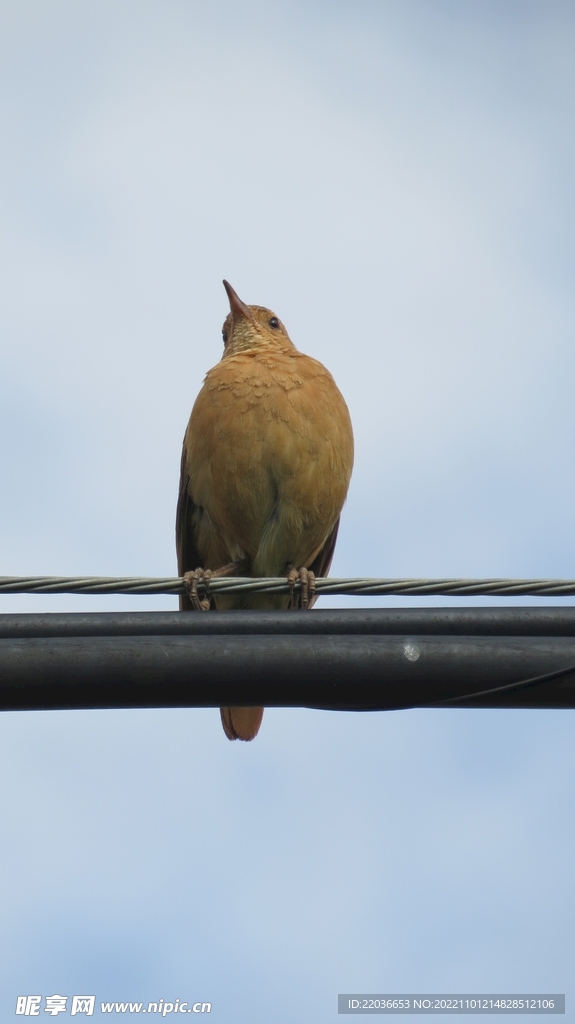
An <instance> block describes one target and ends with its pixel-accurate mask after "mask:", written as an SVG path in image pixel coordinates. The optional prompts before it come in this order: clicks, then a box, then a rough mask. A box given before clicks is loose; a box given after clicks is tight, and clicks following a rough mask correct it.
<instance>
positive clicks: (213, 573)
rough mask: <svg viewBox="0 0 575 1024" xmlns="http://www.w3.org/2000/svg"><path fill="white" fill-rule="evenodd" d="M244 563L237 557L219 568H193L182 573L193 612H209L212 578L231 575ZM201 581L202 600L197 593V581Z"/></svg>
mask: <svg viewBox="0 0 575 1024" xmlns="http://www.w3.org/2000/svg"><path fill="white" fill-rule="evenodd" d="M243 564H244V561H243V560H241V559H238V560H237V561H235V562H228V564H227V565H222V566H221V567H220V568H219V569H202V568H199V569H194V570H193V571H192V572H186V573H184V576H183V579H182V582H183V585H184V589H185V591H186V593H187V595H188V597H189V599H190V601H191V602H192V608H193V609H194V611H195V612H209V610H210V606H211V603H212V598H211V594H210V583H211V581H212V580H213V579H215V578H216V577H218V576H233V574H234V573H235V572H237V571H238V569H240V568H241V567H242V566H243ZM200 582H201V583H203V584H204V587H205V594H204V597H203V598H202V600H200V595H199V594H198V583H200Z"/></svg>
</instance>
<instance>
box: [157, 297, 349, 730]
mask: <svg viewBox="0 0 575 1024" xmlns="http://www.w3.org/2000/svg"><path fill="white" fill-rule="evenodd" d="M224 287H225V289H226V292H227V293H228V299H229V302H230V312H229V314H228V316H227V318H226V320H225V322H224V326H223V339H224V353H223V356H222V358H221V360H220V362H219V363H218V364H217V365H216V366H214V367H213V369H212V370H210V371H209V373H208V374H207V375H206V378H205V380H204V384H203V387H202V390H201V391H200V393H199V395H198V397H197V399H196V401H195V404H194V407H193V409H192V415H191V416H190V422H189V423H188V428H187V430H186V434H185V437H184V445H183V451H182V467H181V478H180V494H179V498H178V511H177V518H176V546H177V552H178V571H179V573H180V576H184V578H185V585H186V587H187V593H186V594H184V595H183V596H182V597H181V598H180V608H181V609H182V610H186V611H200V610H204V611H207V610H209V609H210V608H216V609H228V608H254V609H266V608H267V609H271V608H288V607H292V608H293V607H300V608H311V606H312V605H313V603H314V601H315V593H314V584H315V576H327V574H328V572H329V567H330V565H331V561H332V558H333V552H334V548H335V541H336V537H337V530H338V526H339V517H340V513H341V509H342V506H343V503H344V501H345V498H346V494H347V489H348V486H349V480H350V477H351V470H352V466H353V433H352V428H351V420H350V418H349V412H348V409H347V406H346V404H345V401H344V399H343V397H342V395H341V393H340V391H339V390H338V388H337V386H336V384H335V381H334V379H333V377H332V376H331V374H330V373H329V371H328V370H326V368H325V366H322V364H321V363H319V362H318V361H317V360H316V359H312V358H311V356H306V355H304V354H303V352H298V350H297V348H296V347H295V345H294V344H293V342H292V341H291V340H290V338H289V335H288V333H287V331H286V329H285V327H284V326H283V324H282V322H281V321H280V320H279V319H278V317H277V316H276V315H275V313H272V311H271V310H270V309H265V308H264V307H263V306H247V305H246V304H245V303H244V302H242V300H241V299H240V298H239V296H238V295H237V294H236V292H235V291H234V289H233V288H232V287H231V285H229V284H228V282H227V281H224ZM284 574H285V575H286V576H287V579H288V581H289V583H290V586H291V590H292V596H291V597H290V596H283V595H271V594H250V595H236V596H231V595H224V594H220V595H218V596H215V595H210V594H209V592H208V593H207V595H206V597H205V598H204V600H200V598H199V595H198V589H197V585H198V582H199V581H200V580H201V579H203V580H204V582H205V583H206V584H209V579H210V578H211V577H212V576H229V575H240V576H281V575H284ZM298 579H299V581H300V590H299V593H298V594H297V595H296V594H294V589H293V588H294V584H295V582H296V581H297V580H298ZM221 715H222V724H223V727H224V731H225V733H226V736H228V738H229V739H231V740H235V739H241V740H251V739H253V738H254V736H255V735H256V734H257V732H258V729H259V727H260V724H261V720H262V715H263V708H253V707H245V708H244V707H234V708H221Z"/></svg>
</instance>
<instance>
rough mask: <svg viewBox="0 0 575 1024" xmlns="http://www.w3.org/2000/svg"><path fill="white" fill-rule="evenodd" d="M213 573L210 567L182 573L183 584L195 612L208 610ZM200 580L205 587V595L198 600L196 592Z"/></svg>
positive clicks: (198, 596)
mask: <svg viewBox="0 0 575 1024" xmlns="http://www.w3.org/2000/svg"><path fill="white" fill-rule="evenodd" d="M214 575H215V573H214V572H212V570H211V569H194V570H193V571H192V572H186V573H184V577H183V584H184V588H185V590H186V592H187V594H188V597H189V599H190V601H191V602H192V608H193V609H194V611H195V612H208V611H209V610H210V604H211V599H210V580H211V578H212V576H214ZM200 582H202V583H203V584H204V587H205V588H206V593H205V597H203V598H202V600H200V595H199V594H198V583H200Z"/></svg>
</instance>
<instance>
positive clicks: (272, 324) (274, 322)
mask: <svg viewBox="0 0 575 1024" xmlns="http://www.w3.org/2000/svg"><path fill="white" fill-rule="evenodd" d="M269 325H270V327H274V328H275V329H276V331H277V329H278V327H279V325H280V322H279V320H278V318H277V316H272V318H271V320H270V321H269Z"/></svg>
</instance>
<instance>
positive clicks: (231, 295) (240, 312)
mask: <svg viewBox="0 0 575 1024" xmlns="http://www.w3.org/2000/svg"><path fill="white" fill-rule="evenodd" d="M224 288H225V289H226V291H227V293H228V299H229V300H230V309H231V311H232V317H233V318H234V320H235V319H236V317H239V316H243V317H245V318H246V320H252V314H251V313H250V311H249V308H248V307H247V306H246V304H245V302H242V300H241V299H240V297H239V295H238V294H237V292H235V291H234V289H233V288H232V286H231V284H230V283H229V281H224Z"/></svg>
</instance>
